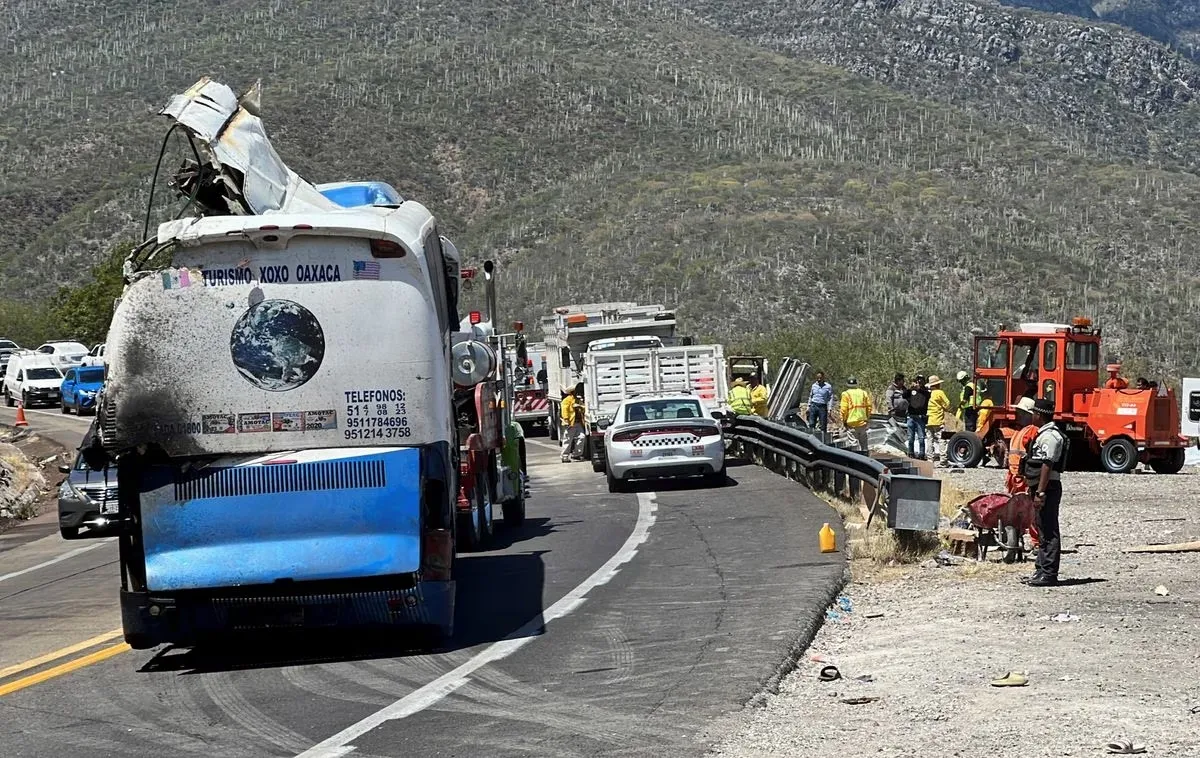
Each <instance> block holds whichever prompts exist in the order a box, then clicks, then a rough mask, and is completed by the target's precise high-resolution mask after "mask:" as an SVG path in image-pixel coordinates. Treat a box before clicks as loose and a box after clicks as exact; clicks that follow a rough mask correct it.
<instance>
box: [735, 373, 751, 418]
mask: <svg viewBox="0 0 1200 758" xmlns="http://www.w3.org/2000/svg"><path fill="white" fill-rule="evenodd" d="M729 410H731V411H733V412H734V413H736V414H737V415H739V416H749V415H752V414H753V413H754V398H753V395H752V394H751V392H750V385H749V384H747V383H746V380H745V379H743V378H741V377H740V376H739V377H738V378H737V379H734V380H733V386H732V387H730V388H729Z"/></svg>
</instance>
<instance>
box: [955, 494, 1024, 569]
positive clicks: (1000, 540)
mask: <svg viewBox="0 0 1200 758" xmlns="http://www.w3.org/2000/svg"><path fill="white" fill-rule="evenodd" d="M965 510H966V511H967V513H968V514H969V516H970V519H971V527H972V528H973V529H974V530H975V558H976V559H977V560H981V561H982V560H986V559H987V554H988V550H989V549H990V548H996V549H997V550H1002V551H1004V557H1003V559H1004V562H1005V563H1015V562H1017V561H1023V560H1025V532H1026V531H1027V530H1028V529H1029V527H1030V526H1032V525H1033V520H1034V506H1033V499H1032V498H1031V497H1029V495H1027V494H1025V493H1019V494H1016V495H1010V494H1008V493H992V494H989V495H980V496H979V497H977V498H975V499H974V500H972V501H971V502H969V503H967V505H966V508H965Z"/></svg>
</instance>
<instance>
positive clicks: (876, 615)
mask: <svg viewBox="0 0 1200 758" xmlns="http://www.w3.org/2000/svg"><path fill="white" fill-rule="evenodd" d="M866 618H869V619H881V618H883V614H882V613H868V614H867V615H866Z"/></svg>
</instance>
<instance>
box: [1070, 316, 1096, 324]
mask: <svg viewBox="0 0 1200 758" xmlns="http://www.w3.org/2000/svg"><path fill="white" fill-rule="evenodd" d="M1091 325H1092V320H1091V319H1090V318H1087V317H1085V316H1076V317H1075V318H1073V319H1071V326H1091Z"/></svg>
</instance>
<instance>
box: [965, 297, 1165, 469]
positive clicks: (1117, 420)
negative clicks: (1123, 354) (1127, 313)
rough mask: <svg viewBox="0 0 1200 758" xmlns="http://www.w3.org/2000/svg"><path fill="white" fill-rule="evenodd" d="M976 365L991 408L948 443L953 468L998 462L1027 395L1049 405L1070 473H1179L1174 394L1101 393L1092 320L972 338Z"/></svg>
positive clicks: (1096, 331)
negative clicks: (1064, 440)
mask: <svg viewBox="0 0 1200 758" xmlns="http://www.w3.org/2000/svg"><path fill="white" fill-rule="evenodd" d="M974 364H975V366H974V380H975V386H977V387H979V386H982V387H983V388H984V391H983V395H984V397H986V399H988V400H990V401H991V403H992V404H993V405H994V406H995V408H994V409H993V410H992V411H991V413H990V414H989V417H988V419H987V420H986V422H985V423H984V424H983V425H982V426H981V427H980V428H978V429H976V430H975V432H958V433H957V434H955V435H954V436H952V437H951V438H950V441H949V443H948V445H947V458H948V460H949V463H950V464H951V465H955V466H966V467H968V468H970V467H974V466H977V465H979V464H980V462H982V461H983V460H984V458H985V457H986V456H991V457H993V458H994V459H995V460H997V461H999V462H1003V461H1004V459H1005V455H1006V452H1007V449H1008V441H1009V440H1010V439H1011V438H1012V435H1013V434H1014V433H1015V432H1016V431H1017V429H1018V427H1017V420H1016V411H1015V410H1014V408H1013V406H1015V405H1016V403H1017V402H1018V401H1019V400H1020V399H1021V398H1022V397H1023V396H1027V397H1037V398H1046V399H1047V400H1050V401H1052V402H1053V403H1054V408H1055V416H1054V417H1055V419H1056V420H1057V421H1058V422H1059V424H1060V426H1061V427H1062V429H1063V430H1064V431H1065V432H1066V433H1067V436H1068V437H1069V438H1070V440H1071V458H1070V461H1069V462H1068V466H1069V468H1071V469H1072V470H1089V469H1096V468H1100V469H1102V470H1104V471H1109V472H1111V473H1122V474H1123V473H1128V472H1130V471H1132V470H1133V469H1134V468H1135V467H1136V466H1137V464H1138V463H1139V462H1141V463H1146V464H1147V465H1149V466H1150V467H1151V468H1152V469H1154V471H1156V472H1158V473H1160V474H1174V473H1176V472H1178V471H1179V470H1180V469H1181V468H1183V464H1184V446H1185V444H1186V441H1185V440H1184V438H1183V437H1181V436H1180V427H1179V422H1180V419H1179V404H1178V403H1177V402H1176V399H1175V394H1174V392H1172V391H1171V390H1169V389H1167V388H1166V387H1160V388H1157V389H1147V390H1138V389H1134V388H1132V387H1130V388H1124V389H1105V388H1103V387H1101V386H1100V382H1099V374H1100V365H1101V364H1100V329H1099V327H1093V326H1092V322H1091V320H1090V319H1086V318H1076V319H1074V320H1073V321H1072V322H1071V323H1070V324H1048V323H1033V324H1021V325H1020V327H1019V328H1018V329H1016V330H1005V329H1003V327H1002V328H1001V330H1000V332H999V333H998V334H995V335H988V336H978V337H976V338H975V359H974Z"/></svg>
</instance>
